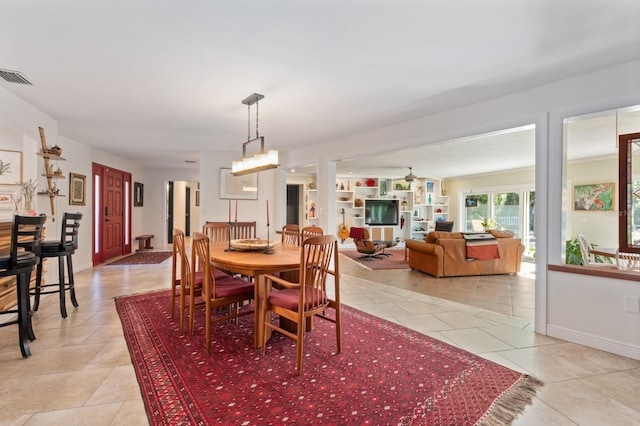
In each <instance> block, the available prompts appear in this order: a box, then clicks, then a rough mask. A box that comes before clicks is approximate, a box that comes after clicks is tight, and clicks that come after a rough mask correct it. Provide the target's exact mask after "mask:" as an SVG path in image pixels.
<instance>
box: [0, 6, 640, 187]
mask: <svg viewBox="0 0 640 426" xmlns="http://www.w3.org/2000/svg"><path fill="white" fill-rule="evenodd" d="M578 11H579V13H577V12H578ZM639 21H640V2H638V1H637V0H562V1H551V0H519V1H507V0H485V1H476V0H458V1H455V0H453V1H424V0H404V1H401V2H399V1H394V0H366V1H365V0H341V1H335V0H328V1H322V2H302V1H299V0H297V1H294V0H270V1H257V0H253V1H251V0H244V1H242V0H234V1H226V2H223V1H200V2H196V1H191V2H178V1H175V0H155V1H149V0H144V1H131V0H127V1H124V0H109V1H104V0H100V1H86V0H84V1H83V0H66V1H62V0H58V1H53V0H51V1H38V0H3V1H2V12H1V13H0V68H1V69H8V70H15V71H20V72H22V73H24V75H26V77H27V78H28V79H29V80H30V81H31V82H32V83H33V86H23V85H17V84H13V83H8V82H5V81H4V80H1V79H0V85H1V86H2V87H5V88H6V89H7V90H9V91H11V92H12V93H14V94H15V95H17V96H19V97H21V98H22V99H24V100H26V101H27V102H29V103H30V104H32V105H34V106H36V107H37V108H39V109H41V110H42V111H44V112H45V113H47V114H49V115H50V116H52V117H53V118H54V119H56V120H57V121H58V123H59V132H60V134H62V135H64V136H66V137H69V138H71V139H73V140H76V141H78V142H81V143H84V144H87V145H91V146H95V147H97V148H99V149H101V150H103V151H106V152H110V153H113V154H115V155H119V156H123V157H125V158H129V159H131V160H135V161H137V162H139V163H141V164H144V165H147V166H154V167H182V166H184V167H198V165H195V166H189V165H188V164H186V163H184V161H185V160H198V152H199V151H221V150H222V151H237V152H238V154H239V153H240V150H241V143H242V142H243V141H245V140H246V138H247V108H246V106H244V105H242V104H241V100H242V99H244V98H245V97H246V96H248V95H249V94H251V93H253V92H257V93H261V94H264V95H265V99H264V100H263V101H261V102H260V116H259V117H260V133H261V134H265V135H268V144H269V148H275V149H279V150H283V151H286V150H288V149H292V148H299V147H301V146H306V145H312V144H319V143H323V142H327V141H330V140H333V139H336V138H339V137H345V136H349V135H353V134H357V133H359V132H362V131H365V130H372V129H375V128H379V127H384V126H387V125H390V124H394V123H399V122H402V121H406V120H409V119H413V118H417V117H420V116H424V115H426V114H429V113H432V112H435V111H441V110H443V109H449V108H453V107H455V106H458V105H464V104H468V103H471V102H476V101H478V100H482V99H488V98H491V97H495V96H499V95H502V94H505V93H509V92H513V91H515V90H521V89H525V88H529V87H534V86H537V85H540V84H543V83H546V82H550V81H555V80H559V79H562V78H565V77H568V76H571V75H576V74H580V73H583V72H588V71H592V70H595V69H600V68H604V67H608V66H612V65H615V64H620V63H624V62H627V61H630V60H635V59H638V58H640V48H639V46H640V31H638V22H639ZM254 112H255V111H252V117H254ZM254 122H255V120H254V118H252V132H255V129H254V126H253V123H254ZM516 137H517V138H519V139H522V140H523V141H524V145H523V146H524V148H523V149H524V150H525V151H521V150H514V149H513V148H512V147H513V138H516ZM508 138H511V139H508ZM531 138H532V133H531V130H529V131H524V132H511V133H507V134H501V135H497V139H495V140H496V144H495V145H492V144H490V143H486V142H485V143H483V144H477V143H476V144H472V145H468V146H467V147H466V148H467V149H465V150H464V152H466V153H467V154H468V155H467V157H469V158H473V156H474V155H479V154H480V153H483V154H487V153H489V154H492V155H493V156H494V157H493V158H495V163H496V164H497V163H500V162H503V161H510V162H514V161H519V160H522V159H523V157H524V158H529V157H531V159H533V144H532V142H531V141H532V139H531ZM506 140H509V146H510V147H511V148H510V149H504V148H503V146H502V145H500V141H506ZM456 143H459V144H463V143H467V144H468V143H469V142H464V141H458V142H456ZM434 149H435V150H430V151H429V152H428V153H427V152H425V153H420V154H416V153H415V152H411V153H405V156H404V157H403V156H402V155H403V153H399V155H400V156H399V157H397V158H396V157H394V156H392V155H390V154H388V155H386V156H385V159H386V162H384V164H383V166H384V167H387V168H389V167H396V166H397V167H398V168H399V169H398V170H400V169H404V171H402V172H401V173H402V174H403V175H404V174H406V173H407V172H408V169H407V168H406V167H407V166H412V165H415V164H416V159H417V158H420V157H424V158H429V159H430V160H433V161H430V162H431V164H442V165H444V164H445V162H444V161H445V160H444V159H443V158H444V157H445V156H446V154H447V153H448V152H450V151H451V150H452V146H451V145H447V146H436V147H434ZM523 152H526V153H527V155H526V156H524V155H522V154H523ZM505 155H506V156H510V157H511V158H503V156H505ZM476 159H477V157H476ZM436 160H437V161H436ZM372 161H375V160H373V159H367V164H368V167H369V169H371V167H372V164H373V163H372ZM475 162H476V163H477V161H475ZM463 163H464V158H460V157H458V158H457V159H456V164H457V165H458V166H459V167H461V168H463V169H464V170H469V171H470V172H471V171H472V169H471V167H472V166H471V165H469V164H466V163H464V164H463ZM347 164H348V162H345V165H347ZM518 164H519V163H518ZM352 165H353V166H354V167H355V166H356V163H353V162H352ZM494 165H495V164H494ZM522 165H523V166H525V165H526V164H525V163H524V162H523V163H522ZM340 167H342V166H340ZM414 172H417V173H416V174H426V175H430V176H436V175H449V176H453V175H456V173H459V172H456V171H450V170H449V171H447V170H446V169H443V170H442V171H440V170H438V171H436V172H434V170H429V171H424V172H423V171H420V170H416V169H414ZM391 173H393V175H397V172H391ZM465 174H466V173H465Z"/></svg>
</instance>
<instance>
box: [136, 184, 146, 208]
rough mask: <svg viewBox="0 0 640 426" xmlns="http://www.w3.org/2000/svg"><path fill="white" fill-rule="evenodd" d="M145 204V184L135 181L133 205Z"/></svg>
mask: <svg viewBox="0 0 640 426" xmlns="http://www.w3.org/2000/svg"><path fill="white" fill-rule="evenodd" d="M143 206H144V184H142V183H140V182H133V207H143Z"/></svg>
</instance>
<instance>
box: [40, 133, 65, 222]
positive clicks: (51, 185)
mask: <svg viewBox="0 0 640 426" xmlns="http://www.w3.org/2000/svg"><path fill="white" fill-rule="evenodd" d="M38 129H39V131H40V144H41V147H42V149H41V151H40V152H38V153H36V155H38V156H40V157H42V159H43V161H44V173H42V176H44V177H45V178H46V179H47V188H46V190H43V191H39V192H38V195H45V196H47V197H49V205H50V207H51V221H52V222H53V221H55V220H56V209H55V199H56V197H64V195H62V194H60V188H58V187H57V185H56V183H55V180H57V179H64V178H65V176H64V175H63V174H62V170H60V167H59V166H58V167H57V169H56V170H54V168H53V164H51V162H52V161H53V162H56V166H57V162H58V161H66V160H65V159H64V158H62V157H61V154H62V148H60V147H59V146H57V145H54V146H53V147H51V148H49V147H47V141H46V139H45V136H44V129H43V128H42V127H39V128H38Z"/></svg>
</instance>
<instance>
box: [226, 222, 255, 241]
mask: <svg viewBox="0 0 640 426" xmlns="http://www.w3.org/2000/svg"><path fill="white" fill-rule="evenodd" d="M231 237H232V238H234V239H237V240H246V239H250V238H256V222H231Z"/></svg>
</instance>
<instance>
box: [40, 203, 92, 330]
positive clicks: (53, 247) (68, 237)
mask: <svg viewBox="0 0 640 426" xmlns="http://www.w3.org/2000/svg"><path fill="white" fill-rule="evenodd" d="M80 219H82V213H65V214H64V216H63V217H62V225H61V226H62V228H61V230H60V241H43V242H42V247H41V251H40V263H39V264H38V272H37V275H36V288H35V289H34V290H33V291H31V293H30V294H31V295H33V296H35V298H34V301H33V310H34V311H37V310H38V306H39V305H40V295H41V294H51V293H59V294H60V315H62V318H66V317H67V304H66V300H65V292H66V291H67V290H69V297H70V298H71V303H73V306H75V307H76V308H77V307H78V301H77V300H76V290H75V288H74V282H73V263H72V260H71V256H72V255H73V254H74V253H75V252H76V249H77V248H78V228H79V227H80ZM47 257H57V258H58V282H57V283H51V284H42V263H43V262H42V261H43V260H44V259H45V258H47ZM65 258H66V259H67V275H68V276H69V277H68V278H69V281H68V282H65V278H64V260H65ZM52 287H56V288H54V289H51V290H43V289H44V288H52Z"/></svg>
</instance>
